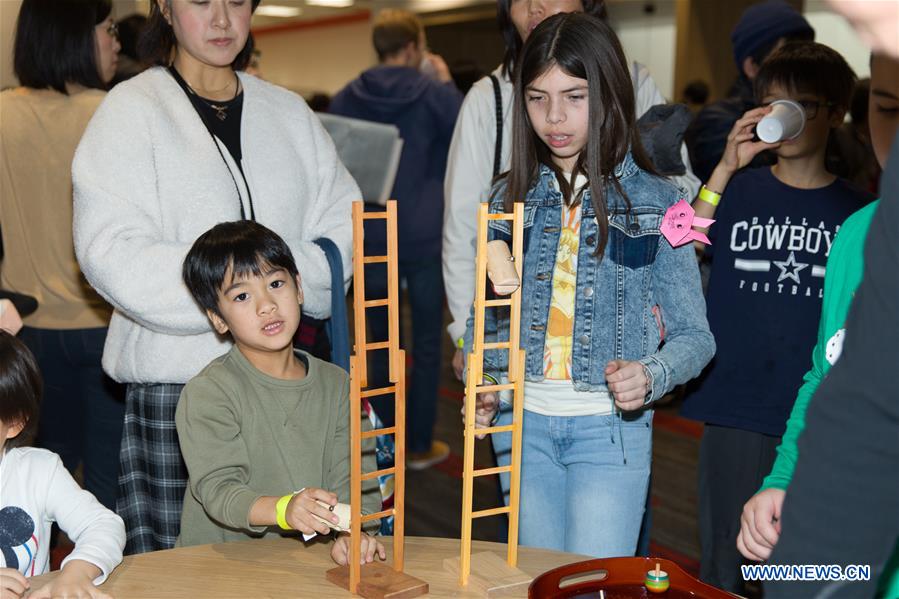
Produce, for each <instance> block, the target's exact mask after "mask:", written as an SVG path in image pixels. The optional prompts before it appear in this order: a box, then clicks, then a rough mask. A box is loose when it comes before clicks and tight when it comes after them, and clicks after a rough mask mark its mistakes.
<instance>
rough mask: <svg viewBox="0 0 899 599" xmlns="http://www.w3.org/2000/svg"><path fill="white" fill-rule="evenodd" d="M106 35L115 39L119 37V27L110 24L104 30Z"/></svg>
mask: <svg viewBox="0 0 899 599" xmlns="http://www.w3.org/2000/svg"><path fill="white" fill-rule="evenodd" d="M106 33H108V34H109V35H110V36H111V37H114V38H117V39H118V37H119V26H118V24H116V23H110V24H109V27H107V28H106Z"/></svg>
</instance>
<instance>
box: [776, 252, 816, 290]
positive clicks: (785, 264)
mask: <svg viewBox="0 0 899 599" xmlns="http://www.w3.org/2000/svg"><path fill="white" fill-rule="evenodd" d="M772 262H773V263H774V266H776V267H777V268H779V269H780V274H779V275H778V276H777V282H778V283H780V282H781V281H783V280H784V279H793V280H794V281H796V284H797V285H799V283H800V281H799V271H800V270H802V269H803V268H808V264H803V263H802V262H796V255H795V254H794V253H793V252H790V255H789V257H787V259H786V260H772Z"/></svg>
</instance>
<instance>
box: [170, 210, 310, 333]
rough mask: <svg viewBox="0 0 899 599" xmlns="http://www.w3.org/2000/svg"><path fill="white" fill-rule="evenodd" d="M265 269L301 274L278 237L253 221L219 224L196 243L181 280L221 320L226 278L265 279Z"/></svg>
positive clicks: (198, 300) (189, 253) (201, 304)
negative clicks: (221, 295)
mask: <svg viewBox="0 0 899 599" xmlns="http://www.w3.org/2000/svg"><path fill="white" fill-rule="evenodd" d="M266 267H276V268H283V269H284V270H286V271H287V272H288V273H290V275H291V276H292V277H296V276H297V275H298V274H299V271H298V270H297V265H296V262H294V259H293V254H292V253H291V251H290V248H289V247H288V246H287V244H286V243H285V242H284V240H283V239H281V238H280V237H279V236H278V234H277V233H275V232H274V231H272V230H271V229H269V228H267V227H264V226H262V225H260V224H259V223H257V222H255V221H251V220H239V221H234V222H227V223H219V224H217V225H216V226H214V227H212V228H211V229H209V230H208V231H206V232H205V233H203V234H202V235H200V237H199V238H197V240H196V241H195V242H194V244H193V246H192V247H191V248H190V251H189V252H187V257H186V258H184V267H183V269H182V271H181V277H182V278H183V279H184V284H185V285H187V288H188V290H190V293H191V295H192V296H193V297H194V299H195V300H196V302H197V303H198V304H200V306H201V307H202V308H203V309H204V310H211V311H212V312H213V313H215V314H218V315H220V316H221V313H220V312H219V309H218V294H219V291H220V290H221V289H222V286H223V285H224V283H225V277H226V276H227V275H228V273H229V272H230V273H231V277H232V278H237V277H245V276H249V275H251V274H252V275H254V276H257V277H260V276H262V274H263V272H264V270H265V269H266Z"/></svg>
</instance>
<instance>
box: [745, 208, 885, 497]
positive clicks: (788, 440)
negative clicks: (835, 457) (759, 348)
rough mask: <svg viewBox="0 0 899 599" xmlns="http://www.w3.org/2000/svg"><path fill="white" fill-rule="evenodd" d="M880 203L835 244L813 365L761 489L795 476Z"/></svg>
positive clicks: (850, 222) (853, 220) (856, 217)
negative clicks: (810, 416)
mask: <svg viewBox="0 0 899 599" xmlns="http://www.w3.org/2000/svg"><path fill="white" fill-rule="evenodd" d="M877 204H878V202H872V203H871V204H869V205H867V206H865V207H864V208H862V209H861V210H859V211H857V212H855V213H854V214H853V215H852V216H850V217H849V218H848V219H846V222H845V223H843V226H842V227H841V228H840V231H839V234H838V235H837V237H836V239H835V240H834V243H833V246H832V247H831V251H830V256H829V257H828V259H827V274H826V277H825V279H824V299H823V301H822V305H821V320H820V322H819V324H818V339H817V342H816V343H815V348H814V349H813V350H812V367H811V369H810V370H809V371H808V372H807V373H805V376H804V377H803V381H804V382H803V385H802V387H800V388H799V392H798V393H797V395H796V402H795V403H794V404H793V410H792V412H790V417H789V419H788V420H787V428H786V431H785V432H784V435H783V438H782V439H781V442H780V445H779V446H778V448H777V458H776V459H775V460H774V466H773V467H772V469H771V473H770V474H769V475H768V476H767V477H765V480H764V481H763V482H762V487H761V489H760V490H765V489H772V488H773V489H782V490H786V489H787V487H788V486H789V484H790V480H792V478H793V471H794V469H795V468H796V459H797V457H798V447H797V443H798V441H799V436H800V435H801V434H802V431H803V430H804V429H805V414H806V411H807V410H808V406H809V403H810V402H811V400H812V397H813V396H814V395H815V391H817V389H818V385H820V384H821V380H822V379H823V378H824V375H826V374H827V371H828V370H829V369H830V362H828V360H827V357H826V351H827V344H828V342H829V341H830V339H831V338H832V337H833V336H834V334H835V333H836V332H837V331H839V330H840V329H841V328H843V325H844V324H845V322H846V315H847V314H848V313H849V306H850V305H851V304H852V297H853V296H854V294H855V290H856V289H857V288H858V286H859V284H860V283H861V276H862V272H863V270H864V268H863V266H864V264H863V262H864V246H865V239H866V238H867V236H868V227H869V226H870V224H871V219H872V218H873V216H874V212H875V211H876V208H877Z"/></svg>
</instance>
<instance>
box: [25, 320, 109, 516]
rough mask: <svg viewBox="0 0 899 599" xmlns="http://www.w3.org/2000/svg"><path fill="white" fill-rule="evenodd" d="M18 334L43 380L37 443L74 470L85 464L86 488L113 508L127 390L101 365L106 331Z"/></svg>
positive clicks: (28, 329) (29, 331)
mask: <svg viewBox="0 0 899 599" xmlns="http://www.w3.org/2000/svg"><path fill="white" fill-rule="evenodd" d="M19 336H20V337H21V339H22V341H24V342H25V344H26V345H27V346H28V348H29V349H30V350H31V352H32V353H33V354H34V357H35V359H36V360H37V363H38V366H39V367H40V369H41V376H42V378H43V379H44V396H43V399H42V401H41V415H40V425H39V427H38V433H37V444H38V445H39V446H40V447H44V448H46V449H49V450H50V451H53V452H55V453H57V454H59V457H60V458H62V463H63V464H64V465H65V467H66V469H67V470H69V471H70V472H74V471H75V470H76V469H77V468H78V465H79V464H83V465H84V488H85V489H87V490H88V491H90V492H91V493H93V494H94V495H95V496H96V497H97V499H98V500H99V501H100V503H102V504H103V505H105V506H106V507H108V508H109V509H111V510H114V509H115V502H116V490H117V489H118V470H119V445H120V444H121V439H122V421H123V420H124V417H125V387H124V386H123V385H119V384H118V383H116V382H115V381H113V380H112V379H111V378H109V377H108V376H107V375H106V374H104V373H103V367H102V366H101V364H100V360H101V358H102V356H103V344H104V343H105V342H106V329H105V328H97V329H72V330H58V329H37V328H33V327H25V328H23V329H22V332H21V333H20V334H19Z"/></svg>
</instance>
